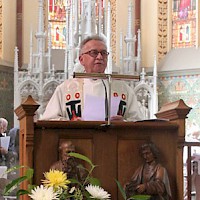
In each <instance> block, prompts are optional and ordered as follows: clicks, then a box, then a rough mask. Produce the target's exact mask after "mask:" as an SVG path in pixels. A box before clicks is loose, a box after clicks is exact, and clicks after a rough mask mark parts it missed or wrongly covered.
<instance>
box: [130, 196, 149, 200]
mask: <svg viewBox="0 0 200 200" xmlns="http://www.w3.org/2000/svg"><path fill="white" fill-rule="evenodd" d="M150 198H151V196H150V195H133V196H132V197H131V198H129V199H133V200H149V199H150Z"/></svg>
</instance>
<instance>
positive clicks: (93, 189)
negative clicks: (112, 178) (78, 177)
mask: <svg viewBox="0 0 200 200" xmlns="http://www.w3.org/2000/svg"><path fill="white" fill-rule="evenodd" d="M85 189H86V190H87V191H88V192H89V193H90V195H91V198H93V199H104V200H105V199H110V194H108V192H106V191H105V190H104V189H103V188H101V187H99V186H96V185H88V186H86V188H85Z"/></svg>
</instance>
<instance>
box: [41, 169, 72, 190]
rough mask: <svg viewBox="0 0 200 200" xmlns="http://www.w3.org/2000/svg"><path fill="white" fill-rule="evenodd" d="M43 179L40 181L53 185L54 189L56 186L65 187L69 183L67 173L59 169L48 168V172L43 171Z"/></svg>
mask: <svg viewBox="0 0 200 200" xmlns="http://www.w3.org/2000/svg"><path fill="white" fill-rule="evenodd" d="M44 177H45V180H42V183H43V184H44V185H45V186H47V187H53V188H54V189H58V188H64V189H66V188H67V185H68V184H69V183H70V181H69V180H67V174H66V173H64V172H62V171H59V170H50V171H49V172H45V173H44Z"/></svg>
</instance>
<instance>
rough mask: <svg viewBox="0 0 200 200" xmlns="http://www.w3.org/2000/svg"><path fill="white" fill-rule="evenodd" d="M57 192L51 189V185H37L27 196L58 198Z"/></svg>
mask: <svg viewBox="0 0 200 200" xmlns="http://www.w3.org/2000/svg"><path fill="white" fill-rule="evenodd" d="M57 195H58V194H57V193H55V192H54V191H53V187H49V188H47V187H44V186H43V185H40V186H37V187H36V188H34V189H33V190H31V194H29V196H30V197H31V199H33V200H56V199H58V197H57Z"/></svg>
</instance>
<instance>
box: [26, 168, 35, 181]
mask: <svg viewBox="0 0 200 200" xmlns="http://www.w3.org/2000/svg"><path fill="white" fill-rule="evenodd" d="M33 173H34V170H33V169H32V168H28V169H27V170H26V173H25V176H26V177H27V179H28V180H31V179H32V178H33Z"/></svg>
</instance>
